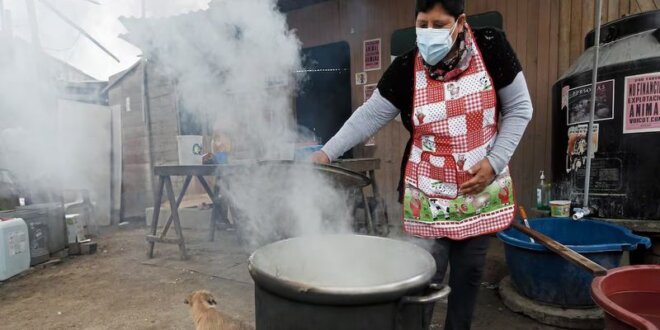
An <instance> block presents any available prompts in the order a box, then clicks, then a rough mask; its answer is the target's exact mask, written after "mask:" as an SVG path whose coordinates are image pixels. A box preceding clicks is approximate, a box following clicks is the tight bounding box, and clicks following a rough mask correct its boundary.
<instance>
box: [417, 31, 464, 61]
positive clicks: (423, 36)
mask: <svg viewBox="0 0 660 330" xmlns="http://www.w3.org/2000/svg"><path fill="white" fill-rule="evenodd" d="M457 24H458V21H457V22H456V23H454V25H453V26H452V27H451V28H449V29H431V28H417V29H416V31H417V48H419V53H420V54H422V58H424V61H425V62H426V63H428V64H430V65H436V64H438V63H439V62H440V60H442V59H443V58H445V56H447V54H448V53H449V51H450V50H451V47H452V46H453V45H454V39H452V37H451V35H452V34H453V33H454V29H455V28H456V25H457Z"/></svg>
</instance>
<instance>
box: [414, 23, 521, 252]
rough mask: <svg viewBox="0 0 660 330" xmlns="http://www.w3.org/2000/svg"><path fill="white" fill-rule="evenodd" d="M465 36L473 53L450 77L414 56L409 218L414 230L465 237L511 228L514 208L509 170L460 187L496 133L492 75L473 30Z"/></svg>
mask: <svg viewBox="0 0 660 330" xmlns="http://www.w3.org/2000/svg"><path fill="white" fill-rule="evenodd" d="M465 42H466V47H468V52H469V53H468V54H470V56H471V58H470V59H469V60H468V62H466V63H465V67H464V68H460V70H461V71H459V72H458V73H457V72H456V71H454V72H452V74H448V75H446V76H445V78H446V79H447V81H439V80H435V79H432V78H430V77H429V73H428V70H427V69H426V67H425V66H424V63H423V61H422V57H421V55H419V54H417V56H416V59H415V76H414V79H415V83H414V84H415V90H414V97H413V116H412V118H413V119H412V121H413V123H412V124H413V145H412V148H411V152H410V156H409V158H408V162H407V165H406V170H405V185H406V187H405V188H406V189H405V195H404V196H405V197H404V222H403V223H404V229H405V231H406V232H408V233H410V234H412V235H416V236H421V237H427V238H437V237H447V238H450V239H455V240H460V239H465V238H468V237H473V236H478V235H483V234H487V233H493V232H497V231H500V230H502V229H505V228H507V227H508V226H509V225H510V223H511V221H512V220H513V216H514V213H515V205H514V203H513V185H512V182H511V177H510V176H509V172H508V168H507V169H505V170H504V171H503V173H500V174H499V175H498V176H497V177H496V179H495V181H494V182H493V183H492V184H491V185H490V186H488V187H487V188H486V189H485V190H484V191H483V192H481V193H479V194H476V195H470V196H462V195H459V193H458V190H459V187H460V186H461V184H463V183H464V182H466V181H468V180H469V179H470V178H471V175H470V174H469V173H468V172H467V170H469V169H470V168H471V167H472V166H474V165H475V164H477V163H478V162H479V161H481V160H482V159H484V158H485V157H486V155H487V154H488V152H489V151H490V149H491V148H492V146H493V143H494V142H495V138H496V137H497V113H496V107H497V97H496V91H495V89H494V88H493V82H492V79H491V77H490V75H489V74H488V72H487V71H486V67H485V65H484V62H483V58H482V56H481V53H480V51H479V49H478V47H477V46H476V43H475V42H474V40H473V37H472V33H471V31H469V30H468V32H467V33H466V41H465ZM459 67H460V65H459ZM456 70H458V69H456Z"/></svg>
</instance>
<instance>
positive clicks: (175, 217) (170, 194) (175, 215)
mask: <svg viewBox="0 0 660 330" xmlns="http://www.w3.org/2000/svg"><path fill="white" fill-rule="evenodd" d="M165 188H166V189H167V199H168V200H169V202H170V210H171V211H172V221H173V222H174V230H175V231H176V235H177V238H178V241H179V251H180V252H181V259H183V260H185V259H188V255H187V254H186V243H185V240H184V238H183V230H182V229H181V222H180V221H179V208H178V206H177V205H176V199H175V197H174V188H172V180H171V179H170V177H169V176H168V177H165Z"/></svg>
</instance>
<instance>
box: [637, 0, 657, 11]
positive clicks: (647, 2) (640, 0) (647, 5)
mask: <svg viewBox="0 0 660 330" xmlns="http://www.w3.org/2000/svg"><path fill="white" fill-rule="evenodd" d="M636 3H637V7H638V8H639V10H640V11H649V10H655V9H657V8H656V7H655V3H654V2H653V0H636Z"/></svg>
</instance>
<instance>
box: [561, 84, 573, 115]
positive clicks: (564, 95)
mask: <svg viewBox="0 0 660 330" xmlns="http://www.w3.org/2000/svg"><path fill="white" fill-rule="evenodd" d="M570 90H571V86H564V87H562V88H561V110H562V111H568V91H570Z"/></svg>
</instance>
